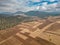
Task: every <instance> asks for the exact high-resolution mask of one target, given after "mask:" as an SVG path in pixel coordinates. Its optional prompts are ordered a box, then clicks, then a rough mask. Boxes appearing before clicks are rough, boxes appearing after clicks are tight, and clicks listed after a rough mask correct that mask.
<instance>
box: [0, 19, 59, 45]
mask: <svg viewBox="0 0 60 45" xmlns="http://www.w3.org/2000/svg"><path fill="white" fill-rule="evenodd" d="M54 20H55V19H54ZM54 20H53V21H52V20H51V19H47V20H46V19H44V20H38V21H30V22H22V23H20V24H18V25H16V26H14V27H12V28H8V29H5V30H0V45H60V20H57V19H56V20H55V21H54Z"/></svg>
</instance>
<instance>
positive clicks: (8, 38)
mask: <svg viewBox="0 0 60 45" xmlns="http://www.w3.org/2000/svg"><path fill="white" fill-rule="evenodd" d="M12 37H13V36H11V37H8V38H7V39H5V40H3V41H1V42H0V44H2V43H4V42H6V41H7V40H9V39H11V38H12Z"/></svg>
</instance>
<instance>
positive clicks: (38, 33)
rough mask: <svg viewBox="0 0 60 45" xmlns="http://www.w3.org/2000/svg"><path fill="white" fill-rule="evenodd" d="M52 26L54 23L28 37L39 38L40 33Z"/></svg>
mask: <svg viewBox="0 0 60 45" xmlns="http://www.w3.org/2000/svg"><path fill="white" fill-rule="evenodd" d="M53 24H54V23H51V24H49V25H47V26H45V27H44V28H43V29H41V30H40V29H39V28H38V29H37V30H36V31H34V32H32V33H31V34H30V36H31V37H33V38H35V37H37V36H39V35H40V34H41V33H43V32H44V31H46V29H47V28H49V27H50V26H52V25H53Z"/></svg>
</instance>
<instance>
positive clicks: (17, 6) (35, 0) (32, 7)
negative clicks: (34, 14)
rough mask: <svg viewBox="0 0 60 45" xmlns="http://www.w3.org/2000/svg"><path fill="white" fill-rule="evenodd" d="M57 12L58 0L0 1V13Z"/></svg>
mask: <svg viewBox="0 0 60 45" xmlns="http://www.w3.org/2000/svg"><path fill="white" fill-rule="evenodd" d="M17 11H22V12H28V11H46V12H55V11H57V12H59V11H60V0H0V12H17Z"/></svg>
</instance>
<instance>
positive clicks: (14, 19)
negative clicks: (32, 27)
mask: <svg viewBox="0 0 60 45" xmlns="http://www.w3.org/2000/svg"><path fill="white" fill-rule="evenodd" d="M24 20H28V17H22V16H3V15H0V30H3V29H6V28H11V27H13V26H16V25H17V24H20V23H21V22H23V21H24Z"/></svg>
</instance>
